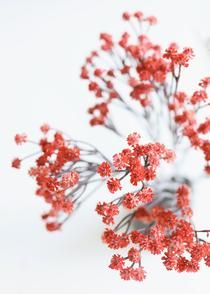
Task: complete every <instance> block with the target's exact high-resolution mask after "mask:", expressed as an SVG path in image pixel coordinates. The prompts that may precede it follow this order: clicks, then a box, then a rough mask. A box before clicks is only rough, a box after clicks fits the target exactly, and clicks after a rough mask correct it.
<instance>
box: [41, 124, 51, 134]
mask: <svg viewBox="0 0 210 294" xmlns="http://www.w3.org/2000/svg"><path fill="white" fill-rule="evenodd" d="M40 130H41V131H42V132H43V133H44V134H47V133H48V132H49V130H50V125H48V124H43V125H42V126H41V127H40Z"/></svg>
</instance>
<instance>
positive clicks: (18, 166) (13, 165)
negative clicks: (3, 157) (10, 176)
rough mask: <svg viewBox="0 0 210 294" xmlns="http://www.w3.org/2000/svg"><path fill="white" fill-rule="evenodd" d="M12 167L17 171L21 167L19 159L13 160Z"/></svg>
mask: <svg viewBox="0 0 210 294" xmlns="http://www.w3.org/2000/svg"><path fill="white" fill-rule="evenodd" d="M12 167H14V168H17V169H19V168H20V167H21V159H19V158H15V159H13V161H12Z"/></svg>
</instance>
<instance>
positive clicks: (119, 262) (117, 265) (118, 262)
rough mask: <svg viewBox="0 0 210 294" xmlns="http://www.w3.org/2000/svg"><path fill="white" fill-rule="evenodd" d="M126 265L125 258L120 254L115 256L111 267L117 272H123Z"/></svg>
mask: <svg viewBox="0 0 210 294" xmlns="http://www.w3.org/2000/svg"><path fill="white" fill-rule="evenodd" d="M124 264H125V261H124V258H123V257H122V256H120V255H119V254H114V255H113V256H112V259H111V263H110V265H109V267H110V268H111V269H115V270H121V269H122V268H123V266H124Z"/></svg>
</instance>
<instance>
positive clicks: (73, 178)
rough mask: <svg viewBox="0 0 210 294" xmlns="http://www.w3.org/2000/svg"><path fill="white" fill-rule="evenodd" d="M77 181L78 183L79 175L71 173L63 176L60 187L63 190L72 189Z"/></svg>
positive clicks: (74, 172)
mask: <svg viewBox="0 0 210 294" xmlns="http://www.w3.org/2000/svg"><path fill="white" fill-rule="evenodd" d="M78 181H79V174H78V173H77V172H76V171H71V172H69V173H66V174H65V175H63V177H62V182H61V186H62V187H63V188H65V189H66V188H72V187H74V186H75V185H76V184H77V183H78Z"/></svg>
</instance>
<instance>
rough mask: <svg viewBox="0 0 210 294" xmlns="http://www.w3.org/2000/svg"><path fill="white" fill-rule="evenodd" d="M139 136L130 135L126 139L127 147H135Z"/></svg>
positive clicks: (135, 134)
mask: <svg viewBox="0 0 210 294" xmlns="http://www.w3.org/2000/svg"><path fill="white" fill-rule="evenodd" d="M139 139H140V135H139V134H137V133H133V134H130V135H129V136H128V138H127V141H128V145H130V146H135V145H137V144H138V143H139Z"/></svg>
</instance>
